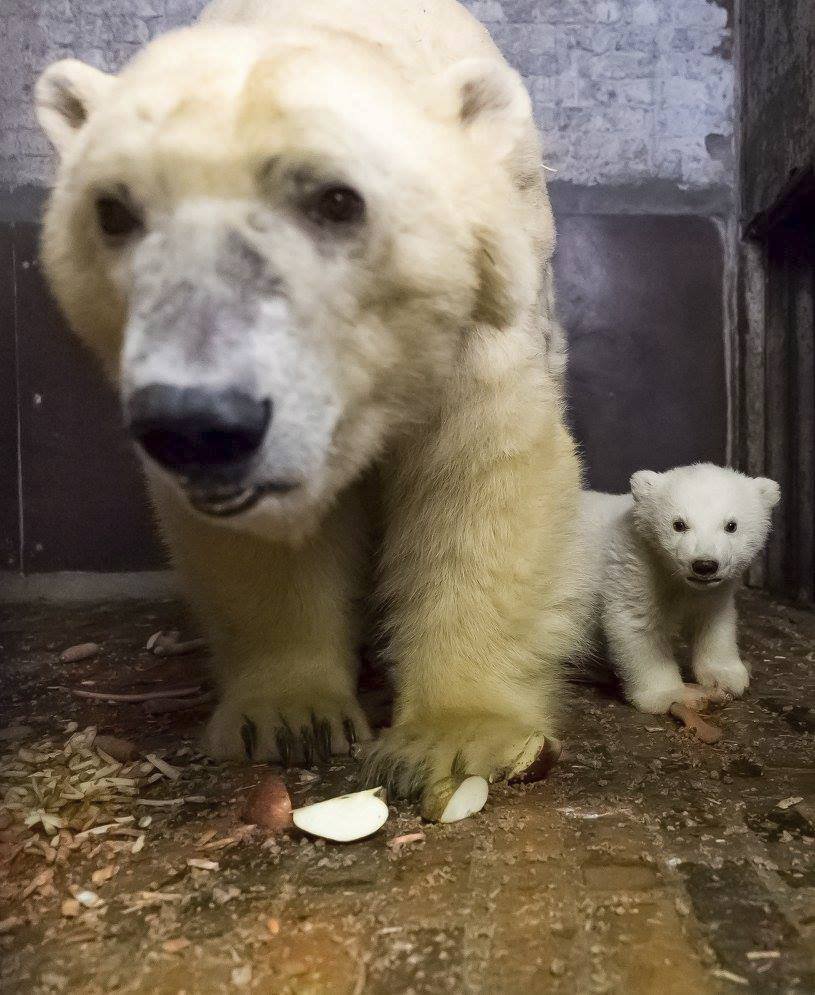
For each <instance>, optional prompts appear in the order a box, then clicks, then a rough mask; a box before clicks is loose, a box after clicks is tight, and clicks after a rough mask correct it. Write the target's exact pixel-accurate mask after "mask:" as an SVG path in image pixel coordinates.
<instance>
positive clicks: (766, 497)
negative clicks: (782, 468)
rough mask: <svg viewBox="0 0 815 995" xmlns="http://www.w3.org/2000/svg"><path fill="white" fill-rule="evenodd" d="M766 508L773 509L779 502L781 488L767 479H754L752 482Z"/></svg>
mask: <svg viewBox="0 0 815 995" xmlns="http://www.w3.org/2000/svg"><path fill="white" fill-rule="evenodd" d="M754 483H755V485H756V487H757V488H758V493H759V494H760V495H761V500H762V501H763V502H764V506H765V507H766V508H768V509H769V508H774V507H775V506H776V505H777V504H778V502H779V501H780V500H781V488H780V487H779V486H778V484H777V483H776V482H775V481H774V480H770V478H769V477H756V478H755V481H754Z"/></svg>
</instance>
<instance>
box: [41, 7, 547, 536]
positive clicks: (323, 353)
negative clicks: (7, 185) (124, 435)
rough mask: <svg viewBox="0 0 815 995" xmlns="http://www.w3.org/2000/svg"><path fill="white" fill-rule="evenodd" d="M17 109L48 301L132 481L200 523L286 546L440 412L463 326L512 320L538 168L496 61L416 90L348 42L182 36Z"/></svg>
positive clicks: (50, 88)
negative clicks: (108, 402) (29, 128)
mask: <svg viewBox="0 0 815 995" xmlns="http://www.w3.org/2000/svg"><path fill="white" fill-rule="evenodd" d="M36 99H37V111H38V116H39V119H40V122H41V124H42V126H43V128H44V129H45V131H46V132H47V134H48V135H49V137H50V138H51V140H52V142H53V144H54V146H55V147H56V149H57V150H58V152H59V155H60V168H59V176H58V180H57V183H56V186H55V189H54V192H53V194H52V197H51V200H50V203H49V206H48V210H47V213H46V218H45V230H44V237H43V259H44V263H45V268H46V272H47V273H48V276H49V279H50V281H51V284H52V286H53V288H54V290H55V293H56V295H57V297H58V299H59V301H60V303H61V304H62V306H63V308H64V310H65V312H66V314H67V316H68V318H69V320H70V322H71V324H72V325H73V327H74V328H75V330H76V331H77V332H78V333H79V335H80V336H81V337H82V338H83V339H84V340H85V341H86V342H87V343H88V344H89V345H90V346H91V347H92V348H93V349H94V350H95V351H96V352H97V354H98V355H99V356H100V357H101V359H102V361H103V362H104V364H105V366H106V368H107V370H108V371H109V373H110V375H111V376H113V377H114V378H115V379H116V380H117V381H118V383H119V386H120V390H121V398H122V404H123V409H124V413H125V418H126V422H127V425H128V428H129V430H130V432H131V434H132V436H133V438H134V440H135V442H136V443H137V445H138V447H139V449H140V451H141V454H142V456H143V458H144V461H145V463H146V465H147V466H148V469H149V470H150V472H151V474H153V475H155V476H157V477H158V478H159V479H160V480H163V481H164V484H165V485H166V486H169V487H170V488H173V489H174V490H175V492H176V493H177V494H178V495H179V496H180V497H181V498H182V499H183V500H185V501H186V502H188V505H189V506H191V507H192V508H193V509H195V510H196V511H197V512H198V513H199V514H201V515H205V516H209V517H210V518H212V519H213V520H216V519H217V520H219V521H222V522H226V521H228V522H229V524H231V525H233V526H236V527H239V528H243V529H249V530H253V531H254V530H257V531H260V532H262V533H263V534H265V535H269V534H274V533H275V532H277V533H278V534H280V535H282V536H292V535H294V534H297V533H304V532H307V531H308V530H309V529H310V528H312V527H313V525H314V523H315V522H316V521H317V520H318V519H319V516H320V515H321V514H322V512H323V511H324V509H325V507H326V506H327V505H328V504H329V503H330V501H331V499H332V498H333V497H334V496H335V495H336V493H337V492H338V491H339V490H340V489H341V488H342V487H343V486H344V485H346V484H347V483H348V482H349V481H351V480H352V479H354V478H355V477H356V476H357V475H358V474H359V473H360V472H361V471H362V470H363V469H364V468H365V467H366V466H368V465H369V464H370V463H371V462H372V461H373V460H375V459H376V458H377V457H378V456H379V455H380V454H381V453H382V451H383V450H384V449H386V448H387V447H388V446H389V445H391V444H393V443H394V442H395V441H396V440H397V439H398V436H399V434H400V433H401V432H404V431H405V430H406V429H408V428H409V427H410V426H411V425H415V424H416V423H417V422H420V421H421V420H422V419H423V418H425V417H427V416H428V414H429V413H430V412H431V410H432V408H433V405H434V404H438V400H439V397H440V396H441V392H442V391H443V389H444V383H445V381H446V379H447V378H449V376H450V374H451V372H452V371H453V369H454V366H455V364H456V361H457V357H458V356H459V354H460V349H461V344H462V336H463V335H464V334H466V331H467V328H468V327H469V326H472V325H473V324H477V323H481V324H485V325H491V326H495V327H498V328H501V327H502V326H506V325H509V324H510V323H512V322H513V321H514V320H515V319H516V317H517V316H518V315H519V314H520V313H521V312H522V311H523V309H525V308H526V307H528V306H529V305H530V303H531V302H532V301H533V300H534V295H535V292H536V284H537V265H538V261H537V260H536V258H535V256H536V251H535V250H536V249H538V250H539V249H540V248H541V243H540V234H539V232H535V233H534V235H533V234H532V233H531V232H529V231H527V229H528V228H529V222H528V219H527V217H526V216H525V215H524V213H523V211H522V209H521V204H520V197H519V193H518V190H519V188H521V187H523V186H524V185H526V186H527V187H529V186H531V185H534V184H535V183H539V182H540V181H539V179H537V178H536V176H538V177H539V167H538V162H537V158H536V157H537V150H536V148H535V147H534V137H532V138H530V135H532V136H534V132H533V129H532V124H531V116H530V109H529V101H528V98H527V96H526V93H525V92H524V90H523V87H522V85H521V83H520V80H519V78H518V77H517V76H516V75H515V74H514V73H512V72H511V71H510V70H509V69H508V68H506V67H504V66H503V65H501V64H499V63H493V62H491V61H481V60H478V61H472V62H470V61H468V62H464V63H461V64H459V65H457V66H454V67H453V69H452V70H450V71H449V72H448V73H447V74H445V75H443V76H442V77H441V78H436V79H428V80H426V81H424V82H422V83H420V84H418V85H417V84H415V83H409V82H407V81H405V80H404V79H402V78H401V76H400V75H399V71H398V70H397V69H396V68H395V67H394V66H392V65H391V64H390V63H388V62H387V61H385V60H384V59H383V57H382V56H381V55H380V54H379V53H378V52H377V51H376V50H374V49H373V48H370V49H369V48H367V47H366V46H365V45H364V44H363V43H361V42H354V41H353V40H351V39H350V38H349V39H346V40H341V39H340V40H338V39H334V40H333V41H332V42H331V47H330V48H328V47H327V46H326V45H325V42H324V40H321V39H320V38H319V37H315V38H314V39H306V40H305V41H304V40H303V39H294V40H289V41H288V42H286V40H285V39H283V40H281V41H279V42H277V41H276V42H274V44H273V47H272V48H270V47H269V42H268V40H266V41H265V42H264V41H261V40H260V39H259V37H258V33H257V32H249V31H245V30H243V29H241V28H237V27H224V26H219V27H217V28H212V27H207V26H196V27H193V28H190V29H187V30H184V31H181V32H176V33H174V34H171V35H167V36H164V37H163V38H161V39H159V40H158V41H156V42H154V43H153V44H152V45H150V46H149V47H148V48H147V49H145V51H144V52H142V53H141V54H140V55H139V56H138V57H137V58H136V59H135V60H134V61H133V62H132V63H131V64H130V65H129V66H127V67H126V68H125V70H124V71H123V72H122V73H121V75H119V76H118V77H112V76H107V75H104V74H102V73H100V72H98V71H97V70H95V69H92V68H91V67H89V66H87V65H84V64H82V63H79V62H75V61H66V62H59V63H57V64H55V65H53V66H51V67H50V68H49V69H47V70H46V72H45V73H44V74H43V76H42V77H41V79H40V80H39V83H38V85H37V90H36ZM543 203H544V213H545V210H546V209H545V201H543ZM547 237H549V239H550V241H551V232H550V233H549V236H547ZM545 241H546V239H544V242H545ZM543 248H544V251H546V245H545V244H544V246H543ZM550 248H551V246H550Z"/></svg>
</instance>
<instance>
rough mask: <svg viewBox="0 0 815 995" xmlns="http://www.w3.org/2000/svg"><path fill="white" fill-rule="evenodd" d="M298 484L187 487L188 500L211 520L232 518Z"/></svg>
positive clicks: (276, 483) (277, 482)
mask: <svg viewBox="0 0 815 995" xmlns="http://www.w3.org/2000/svg"><path fill="white" fill-rule="evenodd" d="M296 486H297V484H293V483H289V482H288V481H276V482H274V483H267V484H252V485H250V486H248V487H240V486H237V485H235V486H223V487H211V488H207V489H205V490H204V489H201V488H193V487H187V498H188V499H189V502H190V504H191V505H192V506H193V508H195V510H196V511H198V512H200V513H201V514H202V515H208V516H209V517H210V518H232V517H233V516H235V515H241V514H243V513H244V512H245V511H249V510H250V509H251V508H254V507H255V505H256V504H257V503H258V501H260V500H261V498H263V497H265V496H266V495H267V494H288V493H289V491H293V490H294V489H295V487H296Z"/></svg>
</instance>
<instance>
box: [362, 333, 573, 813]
mask: <svg viewBox="0 0 815 995" xmlns="http://www.w3.org/2000/svg"><path fill="white" fill-rule="evenodd" d="M504 334H506V335H507V336H509V335H511V333H509V332H507V333H504ZM506 348H507V350H509V349H510V345H507V346H506ZM483 370H484V373H483V376H482V377H481V379H480V381H479V383H478V384H477V385H476V386H475V387H473V386H472V385H468V384H462V383H459V384H458V390H457V389H456V385H455V384H454V385H452V387H451V390H450V398H449V406H447V405H446V406H445V410H444V411H443V412H442V413H441V414H440V416H439V420H438V423H437V424H436V425H435V426H433V427H431V428H430V429H428V431H427V433H426V435H425V436H424V438H423V439H421V440H418V441H417V440H414V441H413V443H412V444H411V446H409V447H405V449H404V450H403V451H402V452H400V453H398V454H397V455H398V462H397V463H396V465H395V467H394V468H390V469H389V470H388V472H387V473H386V474H385V479H386V509H385V511H386V535H385V541H384V548H383V555H382V561H381V589H380V593H381V595H382V597H383V601H384V604H385V605H386V607H387V609H388V618H387V625H388V632H389V636H390V654H391V656H392V659H393V660H394V663H395V667H396V679H397V701H396V707H395V716H394V724H393V727H392V728H391V729H390V730H389V731H388V732H387V733H386V734H385V735H384V736H383V737H382V738H381V739H380V740H379V742H378V743H376V744H375V746H374V749H373V751H372V755H371V757H370V761H369V763H370V772H369V778H370V780H371V781H376V782H380V783H381V782H385V783H387V784H388V786H389V787H390V788H391V789H392V790H394V791H395V792H397V793H400V794H420V793H421V792H422V791H424V790H425V789H427V788H429V787H432V785H433V784H434V783H435V782H437V781H439V780H440V779H442V778H444V777H448V776H450V775H451V774H453V775H454V776H464V775H467V774H481V775H483V776H485V777H487V778H490V779H495V778H499V777H502V776H511V775H512V774H514V773H520V772H521V771H522V770H524V769H525V768H526V767H527V766H528V765H529V763H531V761H532V760H533V759H535V757H536V756H537V753H538V751H539V750H540V749H541V748H542V746H543V744H544V742H545V740H546V738H547V737H550V736H552V735H553V733H554V731H555V726H556V712H557V697H558V691H559V685H560V665H561V662H562V661H563V660H564V659H565V657H566V656H567V655H568V654H569V653H570V652H571V651H572V650H573V649H574V647H575V645H576V643H577V639H578V635H577V633H578V629H579V622H578V619H579V616H580V610H581V607H582V604H583V602H582V601H581V596H582V594H583V592H582V589H581V587H580V584H581V582H582V577H583V574H582V571H581V564H580V562H579V557H578V556H577V555H576V548H577V538H576V523H577V499H578V493H579V471H578V465H577V461H576V458H575V455H574V451H573V446H572V443H571V440H570V439H569V437H568V435H567V433H566V432H565V430H564V429H563V428H562V427H561V425H560V423H559V419H558V412H557V409H556V404H555V402H554V401H553V400H551V399H552V396H553V393H552V389H551V386H549V385H548V382H547V383H542V382H541V381H540V379H539V377H544V376H545V374H542V373H541V374H538V373H537V371H533V367H532V362H531V361H530V365H529V367H524V366H523V364H521V368H520V369H516V370H513V371H512V373H511V375H510V376H509V377H508V378H507V379H504V378H503V377H502V373H504V372H506V356H505V355H502V356H498V355H489V354H488V355H486V356H485V357H484V367H483Z"/></svg>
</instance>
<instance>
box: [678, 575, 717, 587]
mask: <svg viewBox="0 0 815 995" xmlns="http://www.w3.org/2000/svg"><path fill="white" fill-rule="evenodd" d="M685 579H686V580H687V581H688V583H689V584H695V585H696V586H697V587H715V586H716V585H717V584H721V582H722V581H723V580H724V577H686V578H685Z"/></svg>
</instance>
